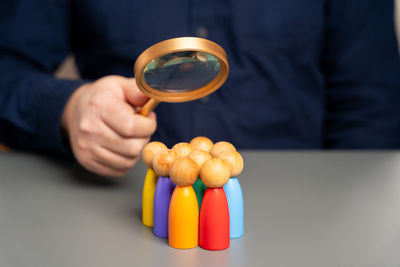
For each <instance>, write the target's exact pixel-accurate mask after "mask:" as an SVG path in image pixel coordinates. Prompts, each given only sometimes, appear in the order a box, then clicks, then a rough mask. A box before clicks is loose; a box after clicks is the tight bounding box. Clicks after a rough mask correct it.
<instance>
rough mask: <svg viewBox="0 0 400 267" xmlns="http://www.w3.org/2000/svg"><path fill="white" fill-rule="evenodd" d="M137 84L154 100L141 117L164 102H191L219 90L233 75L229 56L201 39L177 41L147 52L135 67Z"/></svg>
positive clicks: (156, 46)
mask: <svg viewBox="0 0 400 267" xmlns="http://www.w3.org/2000/svg"><path fill="white" fill-rule="evenodd" d="M134 73H135V78H136V83H137V85H138V87H139V89H140V90H141V91H142V92H143V93H144V94H145V95H147V96H149V97H150V100H149V101H148V102H147V103H146V104H145V105H144V106H143V107H142V108H141V109H140V111H139V114H141V115H144V116H147V114H149V113H150V112H151V111H152V110H153V109H154V108H155V107H156V106H157V105H158V104H159V103H160V102H162V101H163V102H185V101H191V100H195V99H198V98H201V97H203V96H206V95H208V94H211V93H212V92H214V91H215V90H217V89H218V88H219V87H221V85H222V84H223V83H224V82H225V80H226V78H227V77H228V73H229V65H228V60H227V57H226V53H225V51H224V49H223V48H222V47H220V46H219V45H217V44H216V43H214V42H212V41H210V40H207V39H203V38H198V37H180V38H173V39H168V40H165V41H162V42H160V43H157V44H155V45H153V46H151V47H149V48H148V49H146V50H145V51H144V52H143V53H142V54H141V55H140V56H139V57H138V59H137V60H136V62H135V66H134Z"/></svg>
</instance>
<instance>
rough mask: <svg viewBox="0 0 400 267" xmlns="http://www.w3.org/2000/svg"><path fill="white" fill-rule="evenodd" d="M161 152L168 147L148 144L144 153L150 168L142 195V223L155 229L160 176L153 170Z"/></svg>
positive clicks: (144, 158) (152, 143)
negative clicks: (155, 211) (154, 217)
mask: <svg viewBox="0 0 400 267" xmlns="http://www.w3.org/2000/svg"><path fill="white" fill-rule="evenodd" d="M161 150H167V147H166V146H165V145H164V144H163V143H161V142H151V143H148V144H147V145H146V146H145V147H144V149H143V151H142V160H143V163H144V164H145V165H146V166H147V167H148V170H147V173H146V177H145V179H144V184H143V193H142V221H143V224H144V225H146V226H149V227H153V203H154V191H155V190H156V184H157V178H158V175H157V174H156V173H155V172H154V170H153V158H154V155H155V154H157V153H158V152H159V151H161Z"/></svg>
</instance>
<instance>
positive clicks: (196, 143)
mask: <svg viewBox="0 0 400 267" xmlns="http://www.w3.org/2000/svg"><path fill="white" fill-rule="evenodd" d="M190 144H191V145H192V148H193V150H195V149H200V150H204V151H206V152H208V153H210V150H211V148H212V147H213V145H214V144H213V142H212V141H211V140H210V139H209V138H207V137H204V136H198V137H196V138H193V139H192V141H190Z"/></svg>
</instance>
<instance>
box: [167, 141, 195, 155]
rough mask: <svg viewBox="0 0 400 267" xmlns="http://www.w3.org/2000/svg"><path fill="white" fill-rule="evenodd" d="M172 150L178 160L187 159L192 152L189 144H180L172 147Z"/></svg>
mask: <svg viewBox="0 0 400 267" xmlns="http://www.w3.org/2000/svg"><path fill="white" fill-rule="evenodd" d="M172 150H173V151H175V153H176V156H177V157H178V158H181V157H187V155H189V153H190V152H192V146H191V145H190V144H189V143H185V142H182V143H178V144H176V145H174V146H173V147H172Z"/></svg>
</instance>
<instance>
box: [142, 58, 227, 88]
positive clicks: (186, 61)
mask: <svg viewBox="0 0 400 267" xmlns="http://www.w3.org/2000/svg"><path fill="white" fill-rule="evenodd" d="M219 71H220V63H219V61H218V59H217V58H216V57H215V56H213V55H211V54H209V53H205V52H199V51H183V52H174V53H170V54H167V55H164V56H161V57H158V58H155V59H153V60H152V61H150V63H149V64H148V65H147V66H146V67H145V69H144V80H145V82H146V83H147V84H148V85H149V86H150V87H152V88H154V89H156V90H159V91H163V92H168V93H177V92H188V91H193V90H196V89H199V88H201V87H203V86H205V85H207V84H208V83H210V82H211V81H212V80H214V79H215V77H216V76H217V75H218V73H219Z"/></svg>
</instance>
